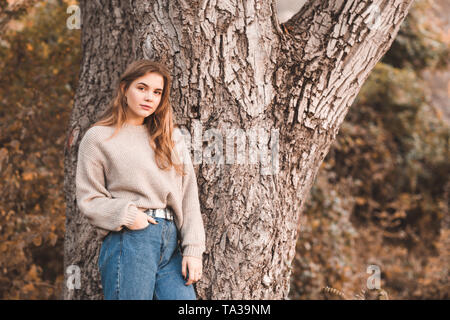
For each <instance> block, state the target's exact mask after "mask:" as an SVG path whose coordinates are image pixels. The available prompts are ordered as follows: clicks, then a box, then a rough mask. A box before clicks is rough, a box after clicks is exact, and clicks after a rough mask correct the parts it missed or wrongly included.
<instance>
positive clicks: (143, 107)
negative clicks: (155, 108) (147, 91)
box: [141, 104, 151, 110]
mask: <svg viewBox="0 0 450 320" xmlns="http://www.w3.org/2000/svg"><path fill="white" fill-rule="evenodd" d="M141 108H142V109H145V110H150V109H151V107H149V106H144V105H142V104H141Z"/></svg>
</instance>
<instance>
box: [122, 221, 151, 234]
mask: <svg viewBox="0 0 450 320" xmlns="http://www.w3.org/2000/svg"><path fill="white" fill-rule="evenodd" d="M151 224H152V223H150V222H148V224H147V225H146V226H145V227H143V228H142V229H129V228H127V229H128V230H129V231H131V232H139V231H144V230H147V229H148V227H150V225H151Z"/></svg>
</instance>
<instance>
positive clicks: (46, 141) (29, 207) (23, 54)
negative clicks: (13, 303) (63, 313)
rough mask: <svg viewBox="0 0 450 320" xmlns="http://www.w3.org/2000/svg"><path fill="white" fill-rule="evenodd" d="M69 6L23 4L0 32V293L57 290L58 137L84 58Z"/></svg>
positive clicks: (47, 294) (60, 217)
mask: <svg viewBox="0 0 450 320" xmlns="http://www.w3.org/2000/svg"><path fill="white" fill-rule="evenodd" d="M2 4H3V5H4V3H3V2H2ZM66 8H67V4H66V2H64V1H49V2H45V1H39V2H38V3H37V5H35V6H34V7H31V8H28V9H29V10H28V13H27V14H26V15H24V13H25V12H26V10H25V11H23V8H21V10H22V11H21V12H22V15H19V17H17V16H15V20H11V21H10V22H9V24H8V27H7V28H6V31H5V32H4V33H2V35H1V37H0V65H1V67H0V119H1V120H0V121H1V122H0V123H1V127H0V192H1V198H0V299H59V297H60V294H61V288H62V281H63V276H64V273H63V252H64V250H63V240H64V231H65V226H64V224H65V203H64V194H63V188H62V185H63V178H64V177H63V173H64V172H63V158H64V157H63V144H64V141H65V134H66V132H65V131H66V128H67V124H68V117H69V113H70V110H71V105H72V99H73V96H74V93H75V86H76V84H77V77H78V69H79V65H80V62H81V61H80V31H79V30H69V29H67V27H66V19H67V17H68V15H67V13H66ZM19 13H20V12H19ZM17 14H18V13H16V15H17Z"/></svg>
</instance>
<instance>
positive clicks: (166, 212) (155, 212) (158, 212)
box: [144, 207, 174, 220]
mask: <svg viewBox="0 0 450 320" xmlns="http://www.w3.org/2000/svg"><path fill="white" fill-rule="evenodd" d="M144 212H145V213H146V214H148V215H150V216H152V217H154V218H164V219H167V220H173V216H174V213H173V210H172V209H171V208H170V207H166V208H163V209H147V210H145V211H144Z"/></svg>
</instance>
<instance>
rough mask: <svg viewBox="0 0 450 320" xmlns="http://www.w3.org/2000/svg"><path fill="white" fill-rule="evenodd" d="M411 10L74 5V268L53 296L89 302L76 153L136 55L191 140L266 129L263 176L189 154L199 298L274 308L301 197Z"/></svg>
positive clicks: (322, 0) (380, 6) (94, 250)
mask: <svg viewBox="0 0 450 320" xmlns="http://www.w3.org/2000/svg"><path fill="white" fill-rule="evenodd" d="M411 3H412V0H389V1H381V0H379V1H362V0H348V1H343V0H342V1H339V0H335V1H326V0H313V1H308V2H307V3H306V4H305V5H304V6H303V7H302V9H301V10H300V11H299V12H298V13H297V14H296V15H294V16H293V17H292V18H291V19H290V20H289V21H288V22H287V23H285V24H284V25H280V24H279V22H278V19H277V16H276V10H275V8H276V6H275V0H272V1H263V0H247V1H243V0H221V1H217V0H209V1H206V0H204V1H186V0H173V1H163V0H151V1H143V0H137V1H118V0H116V1H106V0H97V1H87V0H81V1H80V5H81V17H82V27H81V28H82V46H83V61H82V66H81V71H80V80H79V87H78V90H77V93H76V96H75V102H74V108H73V113H72V117H71V120H70V123H69V129H68V133H67V135H68V139H67V145H66V150H65V170H66V172H65V173H66V179H65V191H66V192H65V194H66V197H67V212H66V214H67V221H66V239H65V268H68V267H69V266H70V265H76V266H78V267H79V270H80V276H81V282H80V284H81V286H80V288H79V289H77V287H75V288H73V287H72V288H73V289H68V288H67V287H65V292H64V298H65V299H101V298H102V294H101V290H100V282H99V272H98V270H97V264H96V263H97V257H98V253H99V250H100V243H99V242H98V240H97V238H96V237H95V236H94V234H95V233H92V227H91V226H90V225H89V224H88V223H87V221H86V220H85V218H84V217H82V215H81V214H80V212H79V211H78V208H77V206H76V200H75V183H74V182H75V179H74V178H75V168H76V161H77V150H78V144H79V142H80V138H81V137H82V135H83V134H84V133H85V131H86V129H87V127H88V125H89V124H91V123H92V122H94V121H95V120H96V116H97V115H98V114H99V113H100V112H101V111H102V110H103V109H104V108H105V107H106V103H107V102H108V98H109V97H110V95H111V90H112V84H113V83H114V81H116V79H117V77H118V75H119V74H120V72H121V71H122V70H123V69H124V67H125V66H126V65H127V64H128V63H129V62H130V61H131V60H133V59H136V58H142V57H145V58H150V59H155V60H158V61H162V62H164V63H166V64H167V65H168V66H169V68H170V69H171V71H172V76H173V79H174V82H173V87H172V90H173V91H172V100H171V101H172V104H173V108H174V112H175V119H176V122H177V123H179V124H181V125H182V126H185V127H186V128H187V129H188V130H189V132H190V133H191V134H192V135H193V136H195V135H197V134H198V132H200V130H201V129H203V130H207V129H215V130H217V131H216V133H217V132H219V133H221V134H222V135H223V137H226V136H227V131H226V130H227V129H229V128H239V129H242V130H243V131H244V132H245V133H246V134H249V133H250V132H251V131H252V130H253V129H255V128H256V129H257V128H260V129H262V130H263V131H264V132H266V133H268V134H269V135H270V133H275V134H274V135H272V136H271V138H270V140H269V141H266V144H265V146H266V147H267V148H268V150H269V152H271V154H272V155H273V157H272V158H271V160H272V161H271V162H270V168H271V169H270V170H269V174H268V173H267V171H265V170H263V165H262V164H259V163H257V164H239V163H234V164H227V163H224V164H218V163H217V161H215V163H207V161H204V160H205V159H206V158H205V153H206V152H208V147H207V148H205V147H202V143H201V142H200V145H197V146H195V145H193V148H194V149H195V148H197V151H196V152H194V154H192V157H193V159H194V162H195V169H196V173H197V179H198V184H199V195H200V202H201V207H202V215H203V219H204V222H205V228H206V235H207V242H206V252H205V254H204V276H203V278H202V280H201V281H200V282H198V283H197V285H196V290H197V294H198V296H199V298H200V299H286V298H287V296H288V293H289V279H290V273H291V262H292V260H293V258H294V255H295V244H296V240H297V237H298V229H299V216H300V213H301V211H302V208H303V206H304V203H305V199H306V198H307V195H308V194H309V190H310V188H311V186H312V184H313V183H314V180H315V177H316V174H317V171H318V169H319V167H320V165H321V163H322V161H323V159H324V158H325V156H326V154H327V153H328V150H329V147H330V145H331V143H332V142H333V141H334V139H335V137H336V135H337V133H338V131H339V127H340V125H341V123H342V122H343V120H344V117H345V115H346V113H347V111H348V109H349V107H350V105H351V104H352V102H353V100H354V98H355V97H356V95H357V93H358V91H359V90H360V88H361V86H362V84H363V82H364V81H365V79H366V78H367V76H368V74H369V72H370V71H371V70H372V68H373V67H374V66H375V64H376V63H377V61H378V60H379V59H380V58H381V57H382V56H383V54H384V53H385V52H386V51H387V50H388V48H389V47H390V45H391V43H392V41H393V39H394V37H395V36H396V34H397V31H398V29H399V26H400V24H401V23H402V21H403V20H404V18H405V16H406V15H407V12H408V10H409V7H410V5H411ZM213 133H214V132H213ZM205 136H207V134H206V132H203V131H202V132H201V133H200V137H203V138H204V139H205V140H207V141H209V142H208V146H214V147H218V149H216V150H219V151H222V152H223V153H224V154H225V153H226V152H228V150H225V149H221V148H222V147H223V146H224V145H222V144H221V143H222V142H219V143H217V141H218V140H215V139H211V140H208V139H206V138H205ZM249 136H251V134H249ZM197 137H198V136H197ZM219 137H220V136H219ZM223 143H225V141H224V142H223ZM249 143H250V141H249V140H248V139H247V145H248V144H249ZM260 147H261V146H260ZM263 147H264V146H262V147H261V148H263ZM223 148H224V147H223ZM202 150H203V153H204V154H203V156H204V160H202V158H201V155H202ZM248 160H249V156H246V161H248ZM66 270H67V269H66ZM69 270H71V271H72V272H73V270H74V269H69ZM71 275H72V274H71V273H70V274H66V281H67V282H70V281H73V278H69V276H71Z"/></svg>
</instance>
